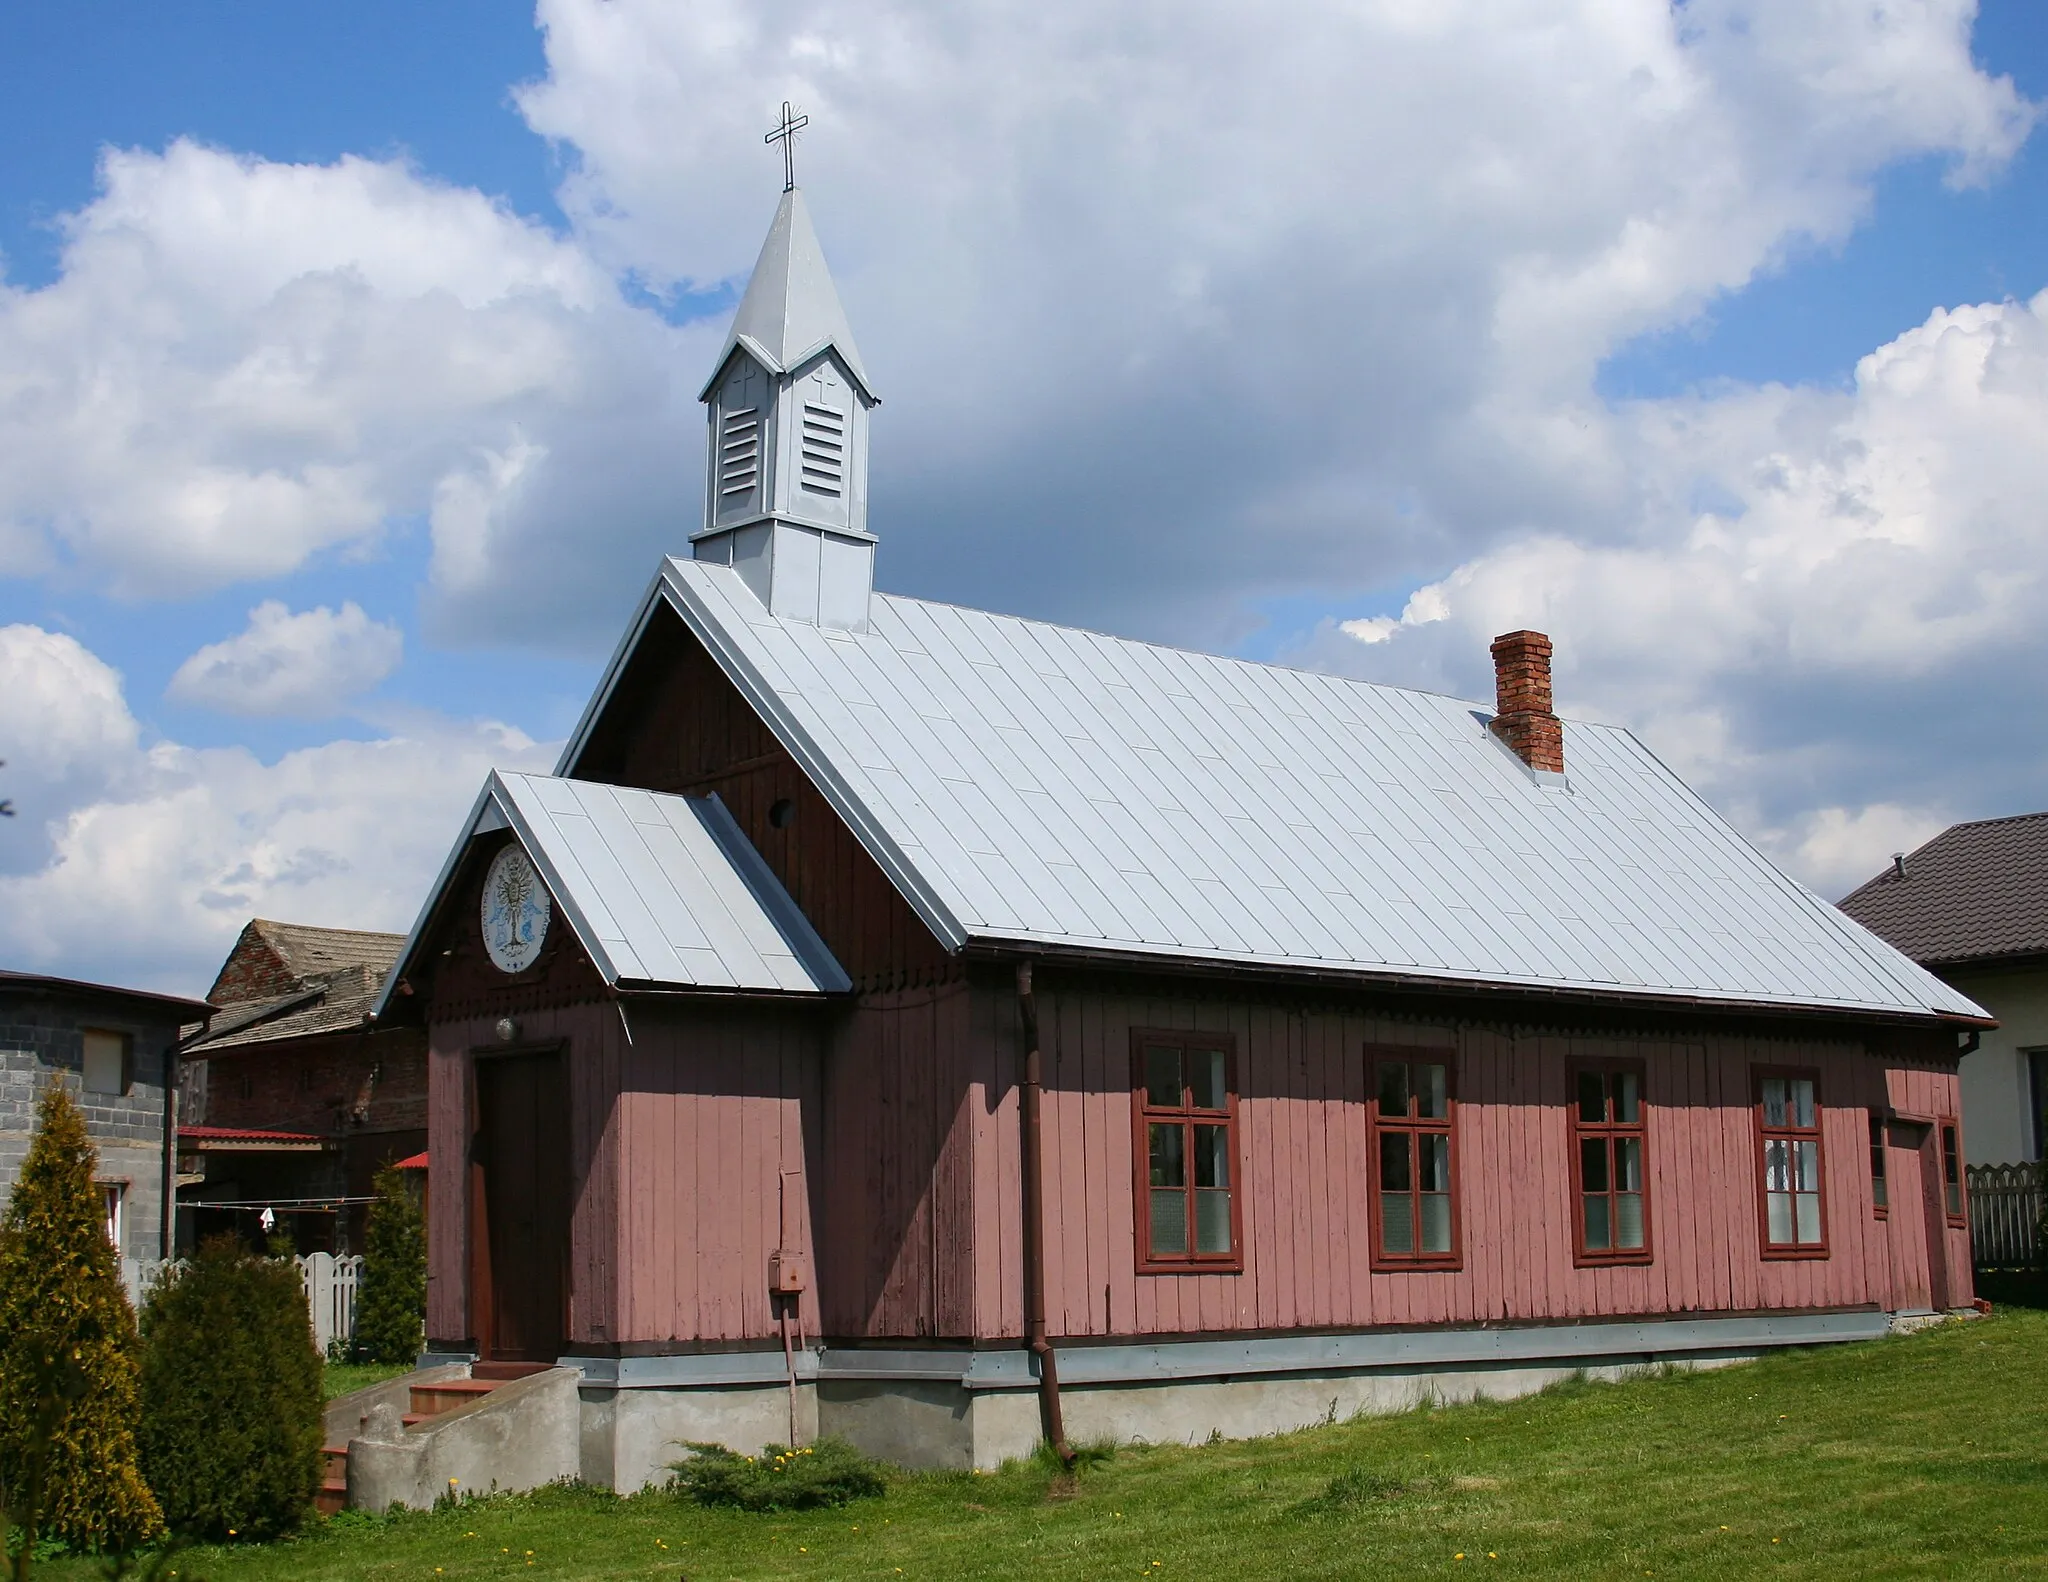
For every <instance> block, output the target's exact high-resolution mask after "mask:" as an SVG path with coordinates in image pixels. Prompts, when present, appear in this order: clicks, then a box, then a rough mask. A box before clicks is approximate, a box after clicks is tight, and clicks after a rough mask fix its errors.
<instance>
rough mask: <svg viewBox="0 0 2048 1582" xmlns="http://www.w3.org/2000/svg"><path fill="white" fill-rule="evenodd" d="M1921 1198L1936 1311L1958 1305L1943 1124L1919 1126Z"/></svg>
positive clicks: (1930, 1290) (1932, 1303) (1929, 1280)
mask: <svg viewBox="0 0 2048 1582" xmlns="http://www.w3.org/2000/svg"><path fill="white" fill-rule="evenodd" d="M1919 1155H1920V1202H1921V1205H1922V1208H1923V1211H1924V1213H1925V1217H1926V1225H1927V1230H1926V1236H1927V1285H1928V1305H1929V1306H1931V1307H1932V1308H1933V1309H1934V1310H1935V1311H1936V1312H1937V1313H1939V1312H1941V1311H1942V1310H1943V1309H1945V1308H1950V1307H1953V1306H1955V1303H1956V1297H1955V1293H1954V1292H1953V1291H1952V1290H1951V1289H1950V1281H1949V1267H1948V1213H1947V1209H1946V1207H1945V1205H1944V1204H1943V1203H1942V1201H1941V1195H1942V1175H1941V1128H1940V1127H1938V1126H1923V1127H1921V1128H1920V1148H1919Z"/></svg>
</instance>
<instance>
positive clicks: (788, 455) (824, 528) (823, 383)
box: [694, 188, 877, 630]
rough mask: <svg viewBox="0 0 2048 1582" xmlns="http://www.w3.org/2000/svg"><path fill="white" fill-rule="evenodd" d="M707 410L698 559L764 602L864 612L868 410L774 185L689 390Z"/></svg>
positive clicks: (844, 613) (809, 257) (858, 621)
mask: <svg viewBox="0 0 2048 1582" xmlns="http://www.w3.org/2000/svg"><path fill="white" fill-rule="evenodd" d="M698 399H700V400H701V401H703V402H704V403H705V404H706V406H707V408H708V409H709V410H708V412H707V416H708V418H709V434H708V438H709V442H710V448H709V454H708V456H707V462H706V468H705V480H704V526H703V528H702V530H701V531H699V532H698V533H697V534H696V535H695V538H694V543H695V546H696V555H697V558H698V559H699V560H708V561H714V562H717V563H718V564H720V565H728V566H731V567H733V568H734V569H735V570H736V571H738V572H739V573H740V575H741V576H742V578H744V579H745V581H746V583H747V585H748V586H749V587H750V588H752V589H753V590H754V592H755V593H756V594H757V595H758V596H759V597H760V599H761V602H762V603H763V604H765V605H766V606H767V607H768V608H769V609H770V610H772V611H773V612H774V613H775V614H777V615H786V616H789V617H792V618H793V619H798V620H807V621H814V622H816V623H817V624H819V625H822V626H837V627H850V628H853V629H856V630H858V629H861V628H864V627H865V626H866V625H867V618H868V595H869V593H870V592H871V591H872V588H873V584H874V543H875V541H874V538H873V536H872V535H871V534H870V533H869V532H868V531H867V514H868V512H867V484H868V413H869V411H870V410H871V409H872V408H873V407H874V406H875V405H876V404H877V402H876V397H875V393H874V391H873V390H872V389H871V388H870V387H869V385H868V378H867V371H866V370H865V369H864V368H863V367H862V366H861V361H860V351H859V349H858V348H857V347H856V346H855V345H854V343H853V331H852V330H851V329H850V328H849V327H848V326H847V322H846V310H845V309H844V308H842V307H841V306H840V304H839V293H838V291H837V290H836V289H835V288H834V287H833V284H832V274H831V271H830V270H828V269H827V268H826V267H825V255H824V252H823V250H822V249H820V248H819V246H818V235H817V232H815V231H814V230H812V229H811V217H810V215H809V213H808V212H806V210H805V208H804V200H803V194H802V193H801V192H798V191H796V190H795V189H794V188H792V189H790V190H788V191H785V192H784V193H783V195H782V203H781V205H780V206H779V207H778V208H777V209H776V211H775V223H774V224H773V225H771V226H770V227H769V228H768V239H767V241H766V242H764V243H763V244H762V246H761V256H760V258H759V259H758V260H757V261H756V262H755V264H754V273H753V277H752V278H751V279H750V280H748V282H747V289H746V294H745V295H744V296H742V297H741V299H740V306H739V311H738V312H737V313H735V314H734V315H733V323H732V330H731V332H730V333H729V334H728V335H727V336H726V338H725V346H724V348H723V349H722V350H721V351H720V352H719V354H718V360H717V361H716V362H715V363H713V364H712V374H711V378H710V380H709V381H708V382H707V383H706V384H705V386H704V389H703V392H702V394H701V395H700V396H699V398H698Z"/></svg>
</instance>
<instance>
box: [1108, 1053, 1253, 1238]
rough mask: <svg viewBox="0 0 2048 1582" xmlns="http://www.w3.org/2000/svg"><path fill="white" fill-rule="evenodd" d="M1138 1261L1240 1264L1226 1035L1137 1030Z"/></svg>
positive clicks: (1232, 1084) (1233, 1077)
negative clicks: (1138, 1031) (1221, 1036)
mask: <svg viewBox="0 0 2048 1582" xmlns="http://www.w3.org/2000/svg"><path fill="white" fill-rule="evenodd" d="M1131 1042H1132V1056H1133V1068H1134V1069H1133V1073H1132V1086H1133V1088H1134V1093H1133V1097H1134V1099H1135V1100H1136V1103H1135V1104H1134V1105H1133V1109H1134V1111H1135V1113H1136V1116H1137V1137H1136V1139H1135V1142H1136V1148H1137V1164H1138V1177H1139V1180H1138V1194H1137V1196H1138V1212H1137V1218H1138V1227H1137V1229H1138V1268H1139V1270H1140V1271H1141V1272H1154V1273H1166V1272H1177V1271H1188V1270H1197V1271H1199V1270H1224V1271H1234V1270H1236V1269H1239V1268H1241V1267H1243V1256H1244V1255H1243V1236H1242V1232H1241V1230H1240V1227H1239V1214H1238V1190H1237V1159H1238V1153H1237V1071H1236V1066H1237V1058H1236V1048H1235V1046H1234V1044H1233V1043H1232V1041H1231V1040H1229V1039H1228V1038H1217V1037H1214V1036H1213V1035H1204V1034H1194V1033H1152V1032H1140V1033H1136V1034H1133V1035H1132V1040H1131Z"/></svg>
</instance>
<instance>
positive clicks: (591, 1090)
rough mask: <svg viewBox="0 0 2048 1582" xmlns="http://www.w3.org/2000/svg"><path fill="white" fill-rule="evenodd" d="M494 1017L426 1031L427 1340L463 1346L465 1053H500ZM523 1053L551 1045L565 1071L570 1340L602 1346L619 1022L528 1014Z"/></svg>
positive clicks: (469, 1109)
mask: <svg viewBox="0 0 2048 1582" xmlns="http://www.w3.org/2000/svg"><path fill="white" fill-rule="evenodd" d="M494 1020H495V1018H494V1017H488V1016H480V1017H475V1018H471V1019H466V1020H461V1021H450V1022H441V1023H436V1024H434V1025H432V1026H430V1027H429V1029H428V1053H427V1089H428V1096H427V1104H428V1117H427V1158H428V1164H427V1174H428V1178H429V1183H430V1191H429V1196H428V1205H429V1206H428V1213H429V1216H430V1218H429V1222H428V1226H427V1246H428V1249H429V1257H428V1272H427V1334H428V1336H429V1337H430V1338H431V1339H434V1340H450V1341H452V1340H462V1339H467V1338H470V1337H471V1335H472V1334H473V1330H472V1326H471V1324H470V1315H469V1289H468V1283H469V1267H470V1264H469V1257H470V1236H471V1233H472V1228H473V1227H472V1225H471V1203H470V1171H469V1166H468V1162H467V1161H468V1159H469V1152H470V1148H469V1141H470V1134H471V1130H472V1113H473V1106H474V1103H475V1095H476V1087H475V1083H474V1081H473V1080H472V1066H473V1056H472V1053H471V1052H472V1051H473V1050H479V1049H481V1050H485V1051H489V1050H491V1049H494V1048H497V1047H499V1045H498V1040H497V1034H496V1033H495V1032H494V1031H493V1022H494ZM519 1029H520V1031H519V1036H520V1043H521V1045H522V1046H524V1047H533V1046H536V1045H544V1044H550V1043H554V1042H557V1041H559V1042H560V1043H561V1044H562V1045H563V1047H564V1050H565V1055H566V1058H567V1062H568V1072H569V1094H570V1119H569V1181H570V1189H571V1191H572V1192H573V1193H574V1194H575V1202H574V1204H573V1205H572V1206H571V1209H570V1217H569V1329H568V1333H569V1338H570V1339H571V1341H572V1342H576V1341H580V1342H585V1343H588V1342H600V1343H602V1342H606V1341H609V1340H610V1339H611V1338H612V1330H613V1326H614V1324H615V1323H616V1314H617V1307H618V1303H617V1289H618V1288H617V1272H618V1271H617V1257H616V1240H615V1237H614V1235H613V1231H612V1227H613V1225H614V1224H615V1222H616V1220H617V1216H618V1179H619V1176H618V1143H617V1136H616V1133H615V1131H614V1130H613V1128H612V1127H611V1125H610V1109H611V1106H610V1103H609V1100H608V1098H607V1097H605V1095H607V1094H608V1093H609V1092H610V1091H612V1090H613V1089H615V1088H616V1085H617V1070H618V1050H617V1048H616V1040H617V1038H618V1014H617V1012H616V1011H615V1010H614V1009H613V1008H612V1007H611V1006H609V1005H592V1004H586V1005H572V1006H564V1007H560V1008H557V1009H551V1010H538V1011H530V1012H527V1013H526V1014H524V1015H522V1016H521V1017H520V1018H519Z"/></svg>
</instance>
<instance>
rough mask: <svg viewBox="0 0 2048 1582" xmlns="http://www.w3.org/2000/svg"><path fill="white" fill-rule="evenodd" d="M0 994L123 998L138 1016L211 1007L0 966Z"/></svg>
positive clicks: (184, 1017)
mask: <svg viewBox="0 0 2048 1582" xmlns="http://www.w3.org/2000/svg"><path fill="white" fill-rule="evenodd" d="M0 993H8V994H33V995H38V996H44V995H47V996H50V997H52V998H54V997H57V996H60V995H62V996H67V997H75V998H91V999H100V1000H125V1001H128V1002H130V1004H131V1005H132V1006H133V1007H134V1008H135V1009H136V1011H137V1012H138V1014H141V1015H154V1016H168V1017H175V1018H178V1019H179V1020H180V1021H187V1022H189V1021H197V1020H200V1019H203V1018H205V1017H208V1016H211V1015H212V1014H213V1012H214V1007H213V1006H212V1005H210V1004H209V1003H208V1002H206V1001H205V1000H194V999H188V998H187V997H186V996H184V995H182V994H159V993H158V992H157V991H156V990H154V989H124V988H122V987H121V986H120V985H119V984H114V983H88V982H86V981H85V980H84V979H82V978H58V977H52V976H51V975H50V974H48V973H44V972H16V971H13V970H12V969H9V968H0Z"/></svg>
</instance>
